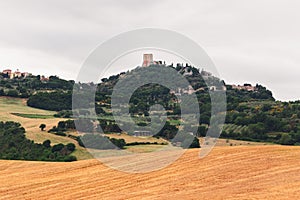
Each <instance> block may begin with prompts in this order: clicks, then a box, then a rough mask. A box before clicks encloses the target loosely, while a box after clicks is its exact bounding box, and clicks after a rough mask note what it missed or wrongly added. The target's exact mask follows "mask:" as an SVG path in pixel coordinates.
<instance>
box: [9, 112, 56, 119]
mask: <svg viewBox="0 0 300 200" xmlns="http://www.w3.org/2000/svg"><path fill="white" fill-rule="evenodd" d="M11 114H13V115H16V116H19V117H25V118H30V119H51V118H54V116H53V115H41V114H28V113H11Z"/></svg>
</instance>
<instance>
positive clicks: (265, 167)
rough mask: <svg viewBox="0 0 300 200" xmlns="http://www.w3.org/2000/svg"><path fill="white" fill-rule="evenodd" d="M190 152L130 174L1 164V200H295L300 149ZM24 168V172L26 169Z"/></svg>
mask: <svg viewBox="0 0 300 200" xmlns="http://www.w3.org/2000/svg"><path fill="white" fill-rule="evenodd" d="M198 153H199V151H198V150H188V151H187V152H186V153H185V154H184V155H183V156H182V157H181V158H180V159H179V160H177V161H176V162H175V163H173V164H171V165H170V166H168V167H167V168H165V169H162V170H159V171H155V172H151V173H145V174H129V173H124V172H119V171H116V170H113V169H110V168H108V167H106V166H104V165H103V164H101V163H99V161H97V160H85V161H78V162H73V163H44V162H28V161H0V169H1V171H0V177H1V182H0V199H49V198H51V199H175V198H176V199H272V200H274V199H297V198H298V197H299V192H300V174H299V171H300V157H299V155H300V147H291V146H277V145H273V146H259V147H258V146H251V147H250V146H247V147H246V146H237V147H216V148H215V149H214V150H213V151H212V153H211V154H210V155H208V156H207V157H205V158H204V159H199V158H198ZM25 169H26V170H25Z"/></svg>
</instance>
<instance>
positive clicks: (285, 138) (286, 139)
mask: <svg viewBox="0 0 300 200" xmlns="http://www.w3.org/2000/svg"><path fill="white" fill-rule="evenodd" d="M278 143H279V144H282V145H292V144H293V140H292V137H291V136H290V135H289V134H288V133H283V134H282V135H281V138H280V139H279V141H278Z"/></svg>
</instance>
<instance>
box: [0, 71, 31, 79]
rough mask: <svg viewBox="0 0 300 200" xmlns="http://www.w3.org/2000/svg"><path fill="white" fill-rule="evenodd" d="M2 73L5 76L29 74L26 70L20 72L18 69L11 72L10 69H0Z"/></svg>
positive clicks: (21, 76)
mask: <svg viewBox="0 0 300 200" xmlns="http://www.w3.org/2000/svg"><path fill="white" fill-rule="evenodd" d="M2 74H3V75H4V76H6V78H10V79H13V78H26V77H27V76H28V75H31V74H30V73H28V72H20V71H19V70H18V69H17V70H16V71H15V72H13V71H12V70H11V69H5V70H3V71H2Z"/></svg>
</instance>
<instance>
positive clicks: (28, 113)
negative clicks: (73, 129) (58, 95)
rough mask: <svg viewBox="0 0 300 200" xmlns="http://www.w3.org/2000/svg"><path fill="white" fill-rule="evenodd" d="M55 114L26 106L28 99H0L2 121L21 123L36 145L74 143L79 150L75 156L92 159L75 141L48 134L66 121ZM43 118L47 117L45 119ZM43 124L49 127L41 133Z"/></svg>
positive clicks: (27, 135)
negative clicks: (48, 142)
mask: <svg viewBox="0 0 300 200" xmlns="http://www.w3.org/2000/svg"><path fill="white" fill-rule="evenodd" d="M16 113H17V114H16ZM55 113H56V112H53V111H47V110H41V109H36V108H31V107H29V106H27V105H26V99H19V98H9V97H0V121H15V122H19V123H20V124H21V125H22V126H23V127H24V128H25V130H26V137H27V138H28V139H30V140H33V141H34V142H36V143H42V142H43V141H45V140H47V139H49V140H51V143H52V144H58V143H63V144H67V143H74V144H75V145H76V148H77V150H75V152H74V153H73V155H75V156H76V157H77V158H78V159H80V160H81V159H88V158H91V156H90V155H89V154H88V153H87V152H86V151H85V150H84V149H83V148H82V147H80V146H79V145H78V144H77V142H76V141H75V140H73V139H71V138H69V137H61V136H57V135H54V134H51V133H48V132H47V131H48V130H49V129H51V128H52V127H53V126H56V125H57V123H58V122H59V121H62V120H66V119H61V118H54V117H52V116H53V115H54V114H55ZM41 116H47V117H46V118H43V117H41ZM50 116H51V117H50ZM42 123H43V124H46V126H47V127H46V129H45V131H41V130H40V128H39V126H40V124H42Z"/></svg>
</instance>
